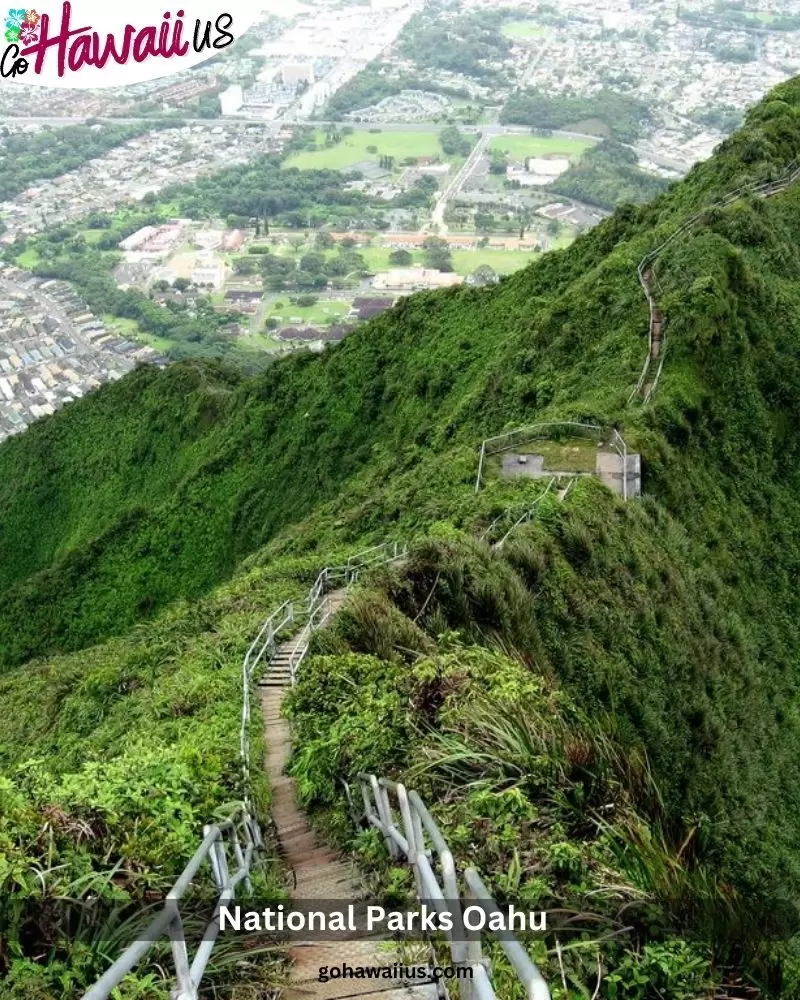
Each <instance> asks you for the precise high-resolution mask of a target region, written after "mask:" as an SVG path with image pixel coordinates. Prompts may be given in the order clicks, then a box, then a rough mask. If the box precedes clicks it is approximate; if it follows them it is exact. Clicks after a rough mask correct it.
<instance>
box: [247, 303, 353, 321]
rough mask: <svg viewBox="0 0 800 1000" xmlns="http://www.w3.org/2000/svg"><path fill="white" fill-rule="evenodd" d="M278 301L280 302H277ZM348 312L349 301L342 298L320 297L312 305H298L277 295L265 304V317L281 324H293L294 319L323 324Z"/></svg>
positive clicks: (340, 317) (338, 318)
mask: <svg viewBox="0 0 800 1000" xmlns="http://www.w3.org/2000/svg"><path fill="white" fill-rule="evenodd" d="M279 303H280V304H279ZM349 312H350V303H349V302H345V301H343V300H329V299H320V300H319V302H317V303H315V304H314V305H313V306H298V305H295V304H294V303H293V302H290V301H289V298H288V297H277V298H275V299H274V300H273V301H271V302H270V303H269V305H268V306H267V312H266V315H265V319H269V318H270V317H271V316H274V317H276V318H279V319H280V323H281V325H282V326H294V325H295V321H296V320H297V321H299V322H301V323H309V324H311V325H313V326H324V325H325V324H326V323H328V322H329V321H330V320H340V319H342V318H343V317H345V316H346V315H347V314H348V313H349Z"/></svg>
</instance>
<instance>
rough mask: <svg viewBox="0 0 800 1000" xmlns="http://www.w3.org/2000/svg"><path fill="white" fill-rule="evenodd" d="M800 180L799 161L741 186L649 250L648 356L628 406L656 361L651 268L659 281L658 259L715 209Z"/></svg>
mask: <svg viewBox="0 0 800 1000" xmlns="http://www.w3.org/2000/svg"><path fill="white" fill-rule="evenodd" d="M798 179H800V165H798V162H797V160H792V161H791V163H789V164H788V166H787V167H786V169H785V171H784V172H783V174H782V175H781V176H780V177H778V178H777V179H776V180H772V181H770V180H766V181H749V182H748V183H746V184H742V185H741V186H740V187H738V188H736V189H735V190H734V191H730V192H729V193H728V194H726V195H725V196H724V197H723V198H720V199H719V201H715V202H712V203H711V204H710V205H706V206H705V207H704V208H703V209H701V210H700V211H699V212H695V214H694V215H692V216H690V217H689V218H688V219H687V220H686V221H685V222H684V223H682V224H681V225H680V226H679V227H678V228H677V229H676V230H675V231H674V232H673V233H671V234H670V235H669V236H668V237H667V238H666V239H665V240H664V241H663V242H662V243H660V244H659V245H658V246H657V247H655V249H653V250H650V251H649V252H648V253H646V254H645V255H644V257H642V259H641V261H640V262H639V266H638V269H637V275H638V278H639V284H640V285H641V286H642V291H643V292H644V294H645V297H646V298H647V304H648V307H649V310H650V322H649V328H648V335H647V356H646V357H645V359H644V365H643V366H642V370H641V373H640V374H639V379H638V381H637V383H636V387H635V388H634V390H633V392H631V394H630V396H629V397H628V403H630V402H631V401H632V400H633V399H634V398H635V397H636V396H637V395H639V394H640V393H641V391H642V387H643V386H644V384H645V379H646V378H647V374H648V372H649V370H650V362H651V361H652V360H653V333H654V325H655V322H656V317H657V313H658V311H659V310H658V304H657V302H656V300H655V296H654V295H653V292H652V289H651V288H650V285H649V283H648V281H647V279H646V277H645V275H646V273H647V271H648V269H649V270H650V274H651V275H652V278H653V279H656V273H655V265H656V262H657V261H658V258H659V257H660V256H661V254H662V253H663V251H664V250H665V249H666V248H667V247H668V246H669V245H670V243H672V242H673V241H674V240H676V239H678V237H679V236H682V235H683V234H684V233H685V232H686V231H687V230H689V229H692V228H693V227H694V226H695V225H697V223H698V222H700V221H701V220H702V219H703V217H704V216H705V215H706V213H707V212H709V211H710V210H711V209H713V208H727V207H728V206H730V205H732V204H733V203H734V202H735V201H738V200H739V198H742V197H744V195H746V194H751V195H763V196H764V197H765V198H771V197H772V196H773V195H776V194H780V192H781V191H785V190H786V189H787V188H788V187H790V186H791V185H792V184H794V183H795V181H797V180H798ZM664 330H665V320H664V317H663V316H662V327H661V351H660V357H659V364H658V370H657V371H656V376H655V379H654V380H653V383H652V385H651V386H650V390H649V392H648V393H647V396H646V397H645V400H644V401H645V403H647V402H649V401H650V399H652V396H653V393H654V392H655V390H656V387H657V386H658V381H659V379H660V378H661V372H662V370H663V368H664V352H665V351H666V347H667V339H666V335H665V332H664Z"/></svg>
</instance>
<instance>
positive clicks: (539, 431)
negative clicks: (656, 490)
mask: <svg viewBox="0 0 800 1000" xmlns="http://www.w3.org/2000/svg"><path fill="white" fill-rule="evenodd" d="M559 427H563V428H566V429H568V430H570V431H573V430H575V429H578V430H580V431H583V432H584V433H586V436H587V437H589V436H591V437H593V438H599V439H600V440H602V439H603V438H605V437H606V435H607V434H608V433H609V430H610V432H611V433H610V439H609V440H610V444H611V445H612V447H613V448H614V450H615V451H616V452H617V454H618V455H619V457H620V460H621V462H622V497H623V500H627V499H628V493H629V490H628V483H629V473H628V454H629V453H628V445H627V444H626V442H625V439H624V438H623V437H622V435H621V434H620V432H619V431H618V430H617V428H616V427H612V428H608V427H603V426H601V425H600V424H584V423H580V422H579V421H577V420H555V421H552V422H550V423H542V424H530V425H529V426H527V427H514V428H512V429H511V430H508V431H503V433H502V434H496V435H495V436H494V437H490V438H486V439H485V440H484V441H482V442H481V450H480V459H479V461H478V478H477V479H476V481H475V492H476V493H478V492H479V491H480V488H481V482H482V479H483V466H484V463H485V459H486V456H487V455H496V454H498V453H499V452H502V451H507V450H508V449H509V448H513V447H514V445H515V444H516V443H518V442H520V441H532V440H536V439H537V437H546V436H547V434H546V431H548V430H551V431H552V430H553V429H554V428H559ZM498 442H501V443H500V444H498ZM634 478H635V477H634ZM505 513H506V512H505V511H504V512H503V514H501V515H500V516H499V517H497V518H495V520H494V521H493V522H492V524H490V525H489V528H488V529H487V530H486V531H485V532H484V533H483V535H481V539H483V538H485V537H486V535H488V534H489V532H490V531H491V530H492V529H493V528H494V527H495V526H496V525H497V523H498V521H500V520H501V519H502V518H503V516H505ZM515 527H516V525H515ZM503 541H505V539H503Z"/></svg>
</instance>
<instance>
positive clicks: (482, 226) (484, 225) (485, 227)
mask: <svg viewBox="0 0 800 1000" xmlns="http://www.w3.org/2000/svg"><path fill="white" fill-rule="evenodd" d="M494 224H495V223H494V216H493V215H492V213H491V212H476V213H475V228H476V229H477V230H479V231H481V232H484V233H490V232H491V231H492V230H493V229H494Z"/></svg>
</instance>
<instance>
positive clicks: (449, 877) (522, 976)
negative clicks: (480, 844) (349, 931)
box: [345, 771, 550, 1000]
mask: <svg viewBox="0 0 800 1000" xmlns="http://www.w3.org/2000/svg"><path fill="white" fill-rule="evenodd" d="M356 778H357V780H358V782H359V785H360V788H361V798H362V801H363V803H364V812H363V819H365V820H366V822H367V823H369V825H370V826H373V827H375V829H376V830H378V831H379V832H380V833H381V834H382V836H383V839H384V841H385V843H386V849H387V851H388V852H389V856H390V857H391V858H393V859H395V860H400V861H406V862H407V863H408V864H409V865H410V866H411V868H412V869H413V872H414V882H415V885H416V891H417V898H418V899H419V900H420V902H422V901H425V902H430V903H432V904H433V905H434V906H435V907H437V909H443V908H444V906H445V903H446V905H447V910H448V912H449V913H450V914H451V915H452V917H453V921H452V923H453V927H454V929H457V928H459V927H460V926H461V915H462V912H463V909H464V908H466V906H469V905H470V904H471V902H472V901H475V903H477V904H478V905H480V906H481V908H483V909H484V910H486V911H487V912H496V911H497V910H498V907H497V903H496V902H495V901H494V899H493V898H492V896H491V894H490V893H489V891H488V889H487V888H486V886H485V885H484V884H483V882H482V881H481V879H480V876H479V875H478V873H477V872H476V871H475V869H474V868H466V869H465V870H464V873H463V882H464V884H465V887H466V888H465V892H464V893H463V894H462V893H461V892H460V891H459V887H458V882H459V880H458V873H457V871H456V866H455V862H454V860H453V855H452V852H451V851H450V848H449V847H448V845H447V841H446V840H445V839H444V836H443V835H442V832H441V830H440V829H439V827H438V825H437V823H436V821H435V820H434V818H433V817H432V816H431V814H430V812H429V811H428V809H427V808H426V806H425V803H424V802H423V801H422V799H421V798H420V796H419V795H418V794H417V793H416V792H414V791H407V790H406V788H405V786H404V785H402V784H400V783H399V782H394V781H389V780H388V779H386V778H378V777H376V776H375V775H374V774H369V773H365V772H363V771H360V772H359V773H358V774H357V775H356ZM345 789H346V792H347V796H348V799H349V800H350V801H351V802H352V796H351V795H350V789H349V787H348V786H347V785H346V784H345ZM390 793H391V796H390ZM392 798H394V800H395V802H396V811H397V812H399V814H400V825H401V826H402V829H400V828H399V827H398V824H397V822H396V820H395V809H393V806H392ZM435 869H438V870H439V872H440V873H441V876H440V877H437V875H436V870H435ZM440 878H441V881H440ZM442 933H443V934H444V936H445V938H446V940H447V941H448V944H449V947H450V956H451V961H452V964H453V965H454V966H456V967H459V966H461V967H466V968H469V969H471V970H472V978H471V979H470V978H465V979H463V980H461V979H459V986H458V989H459V996H460V997H461V998H462V1000H497V994H496V992H495V990H494V987H493V986H492V982H491V975H490V971H489V970H490V968H491V963H490V962H489V959H488V957H487V956H486V955H485V954H484V951H483V946H482V943H481V937H480V935H479V934H478V933H471V934H469V935H468V936H466V940H461V939H460V938H459V936H458V935H457V934H454V933H453V932H452V931H443V932H442ZM500 946H501V948H502V949H503V951H504V952H505V954H506V956H507V958H508V960H509V962H510V964H511V967H512V969H513V970H514V974H515V975H516V977H517V979H518V980H519V982H520V983H522V985H523V987H524V989H525V994H526V997H527V998H528V1000H550V990H549V989H548V986H547V983H546V982H545V980H544V978H543V977H542V974H541V972H540V971H539V969H538V968H537V967H536V965H535V964H534V963H533V961H532V960H531V958H530V956H529V955H528V953H527V951H526V950H525V948H524V947H523V946H522V944H521V943H520V942H519V941H518V940H517V938H516V937H514V936H513V935H512V934H504V935H503V936H502V937H501V938H500Z"/></svg>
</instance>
